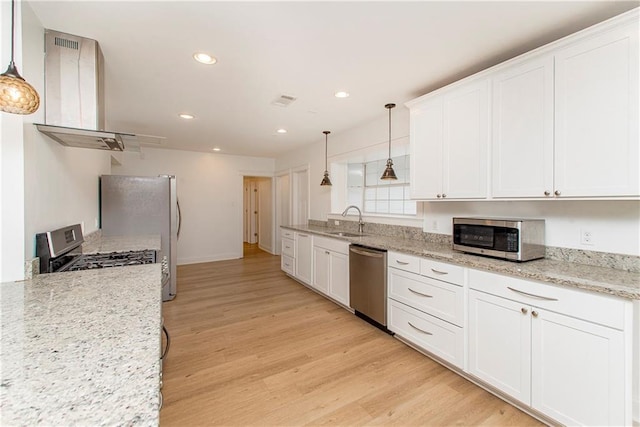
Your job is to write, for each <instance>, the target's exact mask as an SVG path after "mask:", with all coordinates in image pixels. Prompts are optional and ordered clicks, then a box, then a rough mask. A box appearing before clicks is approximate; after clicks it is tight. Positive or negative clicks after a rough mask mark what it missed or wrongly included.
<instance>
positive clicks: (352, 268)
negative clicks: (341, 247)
mask: <svg viewBox="0 0 640 427" xmlns="http://www.w3.org/2000/svg"><path fill="white" fill-rule="evenodd" d="M349 301H350V305H351V308H353V309H354V310H355V314H356V316H358V317H360V318H362V319H364V320H366V321H368V322H369V323H371V324H372V325H374V326H377V327H378V328H380V329H382V330H384V331H386V332H389V331H388V330H387V328H386V326H387V251H384V250H379V249H372V248H368V247H365V246H360V245H350V246H349Z"/></svg>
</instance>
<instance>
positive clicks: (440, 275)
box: [420, 259, 464, 286]
mask: <svg viewBox="0 0 640 427" xmlns="http://www.w3.org/2000/svg"><path fill="white" fill-rule="evenodd" d="M420 274H422V275H423V276H427V277H431V278H434V279H438V280H444V281H445V282H449V283H454V284H456V285H460V286H462V285H463V284H464V267H460V266H457V265H452V264H447V263H445V262H439V261H433V260H430V259H420Z"/></svg>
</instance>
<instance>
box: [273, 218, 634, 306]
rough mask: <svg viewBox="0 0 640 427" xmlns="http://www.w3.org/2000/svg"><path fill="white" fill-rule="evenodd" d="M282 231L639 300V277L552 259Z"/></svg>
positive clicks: (316, 230)
mask: <svg viewBox="0 0 640 427" xmlns="http://www.w3.org/2000/svg"><path fill="white" fill-rule="evenodd" d="M282 228H287V229H290V230H295V231H302V232H308V233H313V234H318V235H322V236H326V237H332V238H335V239H341V240H346V241H348V242H350V243H357V244H361V245H364V246H370V247H373V248H378V249H386V250H390V251H396V252H402V253H406V254H410V255H416V256H421V257H425V258H431V259H434V260H438V261H444V262H449V263H453V264H458V265H462V266H465V267H470V268H475V269H478V270H486V271H490V272H494V273H500V274H506V275H510V276H514V277H519V278H523V279H532V280H539V281H542V282H547V283H551V284H554V285H560V286H567V287H573V288H580V289H585V290H588V291H594V292H600V293H604V294H609V295H615V296H618V297H622V298H628V299H640V273H633V272H628V271H623V270H616V269H613V268H606V267H596V266H591V265H585V264H577V263H571V262H565V261H557V260H550V259H540V260H533V261H527V262H520V263H519V262H511V261H504V260H500V259H493V258H487V257H482V256H476V255H471V254H465V253H462V252H458V251H454V250H453V249H452V248H451V245H445V244H441V243H429V242H424V241H419V240H412V239H406V238H399V237H390V236H379V235H367V234H366V233H365V234H364V235H362V236H358V237H342V236H336V235H332V234H329V233H328V231H336V230H333V229H331V230H330V229H328V228H326V227H318V226H313V225H294V226H282Z"/></svg>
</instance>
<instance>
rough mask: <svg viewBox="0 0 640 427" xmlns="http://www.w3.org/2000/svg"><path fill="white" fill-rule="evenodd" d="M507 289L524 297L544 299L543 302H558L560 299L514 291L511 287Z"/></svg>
mask: <svg viewBox="0 0 640 427" xmlns="http://www.w3.org/2000/svg"><path fill="white" fill-rule="evenodd" d="M507 289H509V290H511V291H513V292H517V293H519V294H522V295H526V296H528V297H532V298H538V299H542V300H545V301H558V298H550V297H543V296H540V295H535V294H530V293H529V292H525V291H521V290H518V289H513V288H512V287H511V286H507Z"/></svg>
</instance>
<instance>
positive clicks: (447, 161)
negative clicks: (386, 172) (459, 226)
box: [410, 79, 489, 200]
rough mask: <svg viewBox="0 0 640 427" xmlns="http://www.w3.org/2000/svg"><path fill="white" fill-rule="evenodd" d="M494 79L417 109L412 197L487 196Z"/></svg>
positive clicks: (430, 100) (413, 120) (413, 126)
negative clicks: (492, 82) (488, 151)
mask: <svg viewBox="0 0 640 427" xmlns="http://www.w3.org/2000/svg"><path fill="white" fill-rule="evenodd" d="M488 102H489V80H488V79H478V80H473V81H469V82H466V83H464V84H461V85H458V86H455V87H453V88H451V89H448V90H446V91H445V92H444V93H441V94H440V93H438V94H436V95H433V96H431V95H429V96H427V97H424V98H421V99H420V100H417V101H416V102H414V103H413V104H412V105H411V107H410V108H411V114H410V123H411V124H410V126H411V129H410V140H411V156H410V159H411V167H410V171H411V172H410V173H411V178H410V180H411V196H412V198H414V199H425V200H428V199H435V200H438V199H478V198H480V199H481V198H485V197H486V196H487V168H488V159H487V145H488V129H489V103H488Z"/></svg>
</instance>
